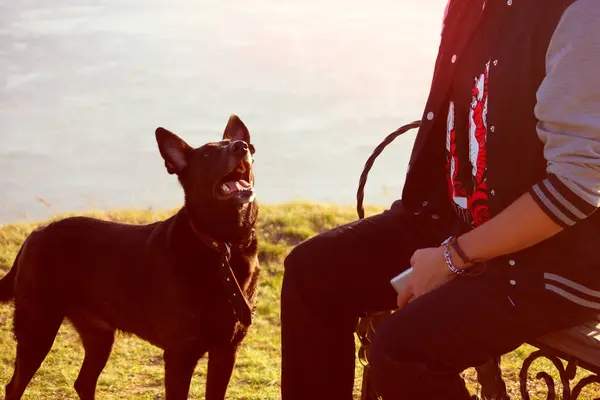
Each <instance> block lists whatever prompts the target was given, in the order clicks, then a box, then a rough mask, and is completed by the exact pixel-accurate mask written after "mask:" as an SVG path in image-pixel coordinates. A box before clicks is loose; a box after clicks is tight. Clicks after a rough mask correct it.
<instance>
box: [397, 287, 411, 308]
mask: <svg viewBox="0 0 600 400" xmlns="http://www.w3.org/2000/svg"><path fill="white" fill-rule="evenodd" d="M412 298H413V293H412V290H410V289H409V287H408V286H405V287H404V289H403V290H402V291H401V292H400V293H398V298H397V300H396V302H397V304H398V308H402V307H404V306H405V305H407V304H408V302H409V301H410V299H412Z"/></svg>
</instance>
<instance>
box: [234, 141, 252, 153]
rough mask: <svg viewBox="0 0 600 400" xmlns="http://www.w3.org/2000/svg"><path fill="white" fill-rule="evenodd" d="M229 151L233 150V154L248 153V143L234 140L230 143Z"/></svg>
mask: <svg viewBox="0 0 600 400" xmlns="http://www.w3.org/2000/svg"><path fill="white" fill-rule="evenodd" d="M231 150H233V152H234V153H240V154H241V153H245V152H247V151H248V143H246V142H244V141H243V140H236V141H235V142H233V143H231Z"/></svg>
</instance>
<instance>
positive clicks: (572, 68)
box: [530, 0, 600, 227]
mask: <svg viewBox="0 0 600 400" xmlns="http://www.w3.org/2000/svg"><path fill="white" fill-rule="evenodd" d="M535 116H536V118H537V119H538V121H539V122H538V125H537V133H538V137H539V138H540V140H541V141H542V143H543V144H544V157H545V158H546V160H547V169H546V170H547V177H546V179H544V180H542V181H541V182H538V183H536V184H535V185H533V187H532V188H531V190H530V193H531V195H532V196H533V198H534V200H535V201H536V202H537V203H538V204H539V206H540V207H541V208H542V209H543V210H544V211H545V212H546V213H547V214H548V215H549V216H550V217H551V218H552V219H553V220H554V221H555V222H557V223H558V224H560V225H561V226H563V227H567V226H571V225H574V224H575V223H577V221H579V220H581V219H584V218H586V217H588V216H589V215H590V214H592V213H593V212H594V211H595V210H596V209H597V208H599V207H600V4H599V3H598V0H576V1H575V2H574V3H573V4H572V5H571V6H570V7H569V8H567V10H566V11H565V13H564V14H563V16H562V18H561V20H560V22H559V24H558V26H557V28H556V30H555V31H554V34H553V36H552V39H551V41H550V44H549V47H548V51H547V55H546V77H545V78H544V80H543V81H542V84H541V85H540V88H539V90H538V92H537V104H536V106H535Z"/></svg>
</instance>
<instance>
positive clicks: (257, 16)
mask: <svg viewBox="0 0 600 400" xmlns="http://www.w3.org/2000/svg"><path fill="white" fill-rule="evenodd" d="M444 6H445V0H404V1H391V0H379V1H374V2H364V1H344V2H341V1H333V0H319V1H316V0H303V1H296V2H291V1H284V0H254V1H252V2H249V1H237V0H228V1H226V2H225V1H222V2H217V1H191V0H176V1H169V2H167V1H157V0H149V1H122V0H95V1H91V0H87V1H72V0H70V1H66V0H53V1H48V0H46V1H43V0H22V1H18V2H9V1H3V2H2V4H0V223H6V222H11V221H17V220H26V219H28V220H32V219H41V218H46V217H48V216H50V215H53V214H56V213H60V212H64V211H85V210H89V209H91V208H94V209H108V208H131V207H143V208H146V207H153V208H167V207H174V206H177V205H179V204H180V203H181V202H182V192H181V190H180V188H179V187H178V185H177V183H176V181H175V178H174V177H173V176H171V175H168V174H167V173H166V171H165V169H164V164H163V162H162V159H161V158H160V155H159V153H158V151H157V148H156V142H155V139H154V129H155V128H156V127H157V126H164V127H166V128H168V129H170V130H172V131H174V132H176V133H178V134H180V136H182V137H183V138H184V139H185V140H186V141H187V142H188V143H190V144H191V145H194V146H198V145H201V144H203V143H205V142H207V141H215V140H219V139H220V137H221V135H222V132H223V129H224V127H225V123H226V122H227V119H228V117H229V115H230V114H231V113H235V114H238V115H239V116H240V117H241V118H242V120H243V121H244V122H245V123H246V125H247V126H248V128H249V129H250V132H251V134H252V140H253V142H254V144H255V146H256V148H257V153H256V161H255V173H256V175H257V183H256V190H257V196H258V199H259V201H261V202H262V203H278V202H284V201H293V200H311V201H317V202H331V203H338V204H354V203H355V194H356V188H357V183H358V178H359V175H360V172H361V171H362V167H363V164H364V162H365V161H366V159H367V157H368V156H369V155H370V153H371V151H372V150H373V149H374V147H375V146H376V145H377V144H378V143H379V142H380V141H381V140H382V139H383V138H384V137H385V136H386V135H387V134H388V133H389V132H391V131H393V130H394V129H396V128H397V127H398V126H400V125H403V124H405V123H408V122H410V121H413V120H415V119H419V118H420V115H421V113H422V108H423V106H424V102H425V100H426V97H427V91H428V89H429V84H430V81H431V74H432V71H433V63H434V60H435V56H436V52H437V47H438V44H439V34H440V28H441V18H442V14H443V9H444ZM413 140H414V133H410V134H407V135H406V137H402V138H399V139H397V140H396V142H394V144H392V145H391V146H389V148H388V149H387V150H386V151H385V152H384V154H383V155H382V156H381V157H380V158H379V159H378V161H377V162H376V164H375V167H374V168H373V171H372V172H371V175H370V177H369V184H368V185H367V190H366V202H368V203H371V204H381V205H387V204H389V203H390V202H391V201H393V200H394V199H396V198H398V197H399V196H400V192H401V189H402V183H403V180H404V176H405V173H406V164H407V162H408V157H409V154H410V150H411V146H412V142H413Z"/></svg>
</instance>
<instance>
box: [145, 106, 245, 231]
mask: <svg viewBox="0 0 600 400" xmlns="http://www.w3.org/2000/svg"><path fill="white" fill-rule="evenodd" d="M156 141H157V142H158V148H159V150H160V154H161V155H162V157H163V159H164V161H165V166H166V168H167V172H169V173H170V174H175V175H177V177H178V179H179V182H180V183H181V186H182V187H183V190H184V192H185V202H186V208H187V209H188V211H190V212H191V213H192V214H194V213H196V214H198V213H199V211H200V210H202V211H203V214H204V213H213V214H214V217H215V218H219V219H222V218H224V217H225V218H226V215H224V214H231V210H237V211H238V213H237V215H238V216H239V212H240V211H242V210H247V209H249V208H254V207H253V203H254V198H255V192H254V172H253V169H252V164H253V162H254V160H253V154H254V146H253V145H252V143H251V142H250V133H249V132H248V129H247V128H246V126H245V125H244V123H243V122H242V121H241V120H240V119H239V118H238V117H237V116H236V115H232V116H231V117H230V118H229V121H228V123H227V126H226V127H225V132H224V133H223V138H222V140H221V141H218V142H211V143H207V144H205V145H203V146H201V147H198V148H193V147H191V146H190V145H188V144H187V143H186V142H185V141H183V140H182V139H181V138H179V137H178V136H177V135H175V134H174V133H172V132H170V131H168V130H166V129H164V128H157V129H156ZM252 214H255V212H253V213H252ZM206 218H207V217H203V218H202V219H206ZM233 222H234V221H232V223H233ZM238 223H239V221H238Z"/></svg>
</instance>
